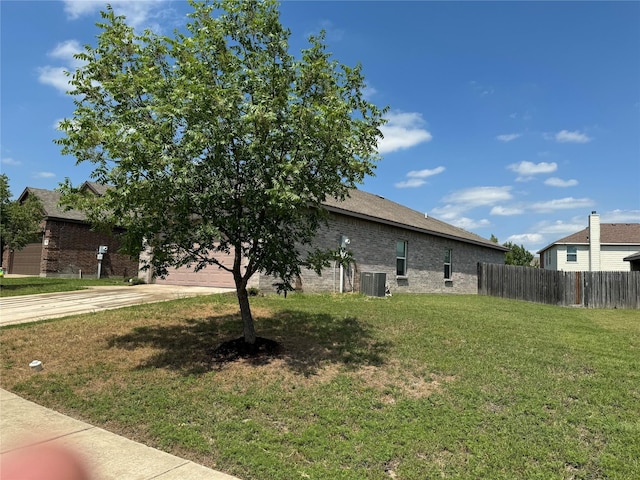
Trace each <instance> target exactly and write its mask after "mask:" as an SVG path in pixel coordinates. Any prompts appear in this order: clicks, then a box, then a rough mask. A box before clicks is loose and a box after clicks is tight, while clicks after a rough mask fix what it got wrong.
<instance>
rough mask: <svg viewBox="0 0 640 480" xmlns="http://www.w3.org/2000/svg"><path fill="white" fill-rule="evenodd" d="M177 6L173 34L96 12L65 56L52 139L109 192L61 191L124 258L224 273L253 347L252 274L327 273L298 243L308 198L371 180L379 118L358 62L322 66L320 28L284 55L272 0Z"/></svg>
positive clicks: (313, 224) (315, 217)
mask: <svg viewBox="0 0 640 480" xmlns="http://www.w3.org/2000/svg"><path fill="white" fill-rule="evenodd" d="M191 5H192V6H193V9H194V10H193V13H192V14H190V21H189V23H188V24H187V25H186V28H185V29H183V30H182V31H181V32H176V33H174V35H173V36H171V37H166V36H160V35H157V34H155V33H153V32H150V31H145V32H144V33H142V34H137V33H135V32H134V30H133V29H132V28H131V27H130V26H128V25H127V23H126V19H125V18H124V17H119V16H116V15H115V14H114V13H113V11H112V10H111V9H108V10H107V11H106V12H103V14H102V17H103V22H102V23H99V24H98V26H99V28H100V29H101V31H100V33H99V35H98V37H97V46H95V47H91V46H87V47H86V49H85V51H84V52H83V53H81V54H79V55H78V59H80V60H82V61H83V62H84V63H85V64H84V65H83V66H82V67H80V68H79V69H78V70H77V71H75V72H74V73H73V75H72V80H71V84H72V86H73V89H72V91H71V93H72V94H73V95H74V96H75V104H76V109H75V112H74V115H73V117H72V118H69V119H66V120H65V121H63V122H62V124H61V129H62V130H63V131H64V132H65V134H66V135H65V136H64V137H63V138H61V139H60V140H58V142H59V144H60V145H62V151H63V153H65V154H71V155H73V156H75V157H76V158H77V159H78V161H79V162H83V161H89V162H93V163H94V164H95V170H94V172H93V178H94V179H95V180H96V181H97V182H99V183H102V184H105V185H112V186H113V188H111V189H109V190H108V191H107V193H106V194H105V195H104V196H102V197H100V198H99V199H84V200H82V199H81V198H79V197H78V196H77V195H76V194H77V190H74V189H73V187H72V186H71V185H70V184H69V183H68V182H67V184H66V185H65V186H63V191H64V192H65V193H66V196H67V198H68V199H73V200H72V201H73V202H75V206H76V207H81V208H83V209H84V210H85V211H87V213H88V214H89V217H90V219H91V220H93V221H94V222H96V223H102V224H118V225H120V226H123V227H125V228H126V242H125V246H126V249H127V250H128V251H129V253H137V252H139V251H140V249H141V246H142V245H143V241H144V242H145V245H146V246H147V247H148V248H149V249H151V251H153V257H152V260H151V263H150V266H152V267H153V268H154V269H155V271H156V272H157V273H158V274H165V273H166V272H167V268H168V267H170V266H181V265H192V266H194V267H195V269H196V270H197V269H200V268H203V267H205V266H207V265H210V264H214V265H217V266H218V267H220V268H223V269H225V270H227V271H229V272H230V273H232V274H233V278H234V281H235V285H236V289H237V296H238V302H239V306H240V312H241V316H242V320H243V326H244V339H245V341H246V342H248V343H254V342H255V339H256V334H255V330H254V324H253V319H252V316H251V310H250V306H249V298H248V295H247V281H248V280H249V278H250V277H251V276H252V275H253V274H255V273H256V272H264V273H267V274H270V275H274V276H276V277H278V278H279V279H280V282H281V285H282V286H283V287H284V288H288V287H290V285H291V282H292V281H293V279H294V278H295V277H296V276H297V275H298V274H299V273H300V269H301V267H302V266H303V265H307V266H313V267H315V268H316V270H317V271H319V269H320V267H321V266H322V265H323V264H326V259H327V256H326V252H315V251H313V252H312V251H311V248H310V244H311V241H312V239H313V238H314V234H315V232H316V230H317V228H318V227H319V225H321V222H322V220H323V218H324V215H323V213H324V210H323V208H322V202H323V201H324V200H325V199H326V198H327V197H335V198H339V199H342V198H344V197H345V196H346V195H347V194H348V190H349V189H350V188H352V187H354V186H355V185H356V184H358V183H361V182H362V180H363V179H364V177H365V176H366V175H369V174H372V170H373V168H374V166H375V161H376V160H377V150H376V146H377V141H378V139H379V137H380V136H381V133H380V130H379V127H380V126H381V125H382V124H383V123H384V120H383V115H384V113H385V110H384V109H378V108H377V107H376V106H375V105H373V104H371V103H369V102H368V101H367V100H366V99H365V98H364V95H363V89H364V87H365V81H364V77H363V74H362V70H361V68H360V66H355V67H349V66H345V65H342V64H339V63H338V62H337V61H335V60H334V59H332V57H331V55H330V54H329V53H328V52H327V50H326V45H325V40H324V34H323V33H320V34H319V35H317V36H311V37H309V46H308V48H306V49H305V50H303V51H302V52H300V54H299V55H297V56H294V55H292V54H291V53H289V46H288V39H289V35H290V32H289V31H288V30H287V29H285V28H283V26H282V25H281V23H280V19H279V12H278V5H277V4H276V3H275V2H273V1H269V0H267V1H258V0H248V1H246V0H236V1H229V0H220V1H213V2H210V3H209V2H191ZM216 252H227V253H231V254H232V255H233V259H234V260H233V265H230V266H229V265H222V264H220V263H219V262H217V261H216V260H215V258H214V257H213V254H214V253H216ZM243 258H244V259H246V261H247V263H246V268H244V267H243Z"/></svg>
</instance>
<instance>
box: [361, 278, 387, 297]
mask: <svg viewBox="0 0 640 480" xmlns="http://www.w3.org/2000/svg"><path fill="white" fill-rule="evenodd" d="M386 284H387V274H386V273H378V272H362V273H361V274H360V293H364V294H365V295H369V296H370V297H384V296H385V286H386Z"/></svg>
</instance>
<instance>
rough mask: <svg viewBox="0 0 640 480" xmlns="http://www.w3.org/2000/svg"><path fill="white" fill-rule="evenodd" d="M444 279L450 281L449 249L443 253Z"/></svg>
mask: <svg viewBox="0 0 640 480" xmlns="http://www.w3.org/2000/svg"><path fill="white" fill-rule="evenodd" d="M444 279H445V280H451V249H450V248H447V249H445V251H444Z"/></svg>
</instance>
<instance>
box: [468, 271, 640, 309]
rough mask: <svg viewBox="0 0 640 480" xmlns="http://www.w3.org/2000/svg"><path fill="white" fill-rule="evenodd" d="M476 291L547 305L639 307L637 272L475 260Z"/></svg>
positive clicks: (638, 275)
mask: <svg viewBox="0 0 640 480" xmlns="http://www.w3.org/2000/svg"><path fill="white" fill-rule="evenodd" d="M478 294H479V295H489V296H493V297H502V298H513V299H516V300H527V301H529V302H537V303H547V304H550V305H565V306H584V307H589V308H640V272H558V271H555V270H544V269H541V268H530V267H516V266H513V265H499V264H491V263H479V264H478Z"/></svg>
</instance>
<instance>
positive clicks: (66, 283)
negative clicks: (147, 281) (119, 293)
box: [0, 277, 125, 297]
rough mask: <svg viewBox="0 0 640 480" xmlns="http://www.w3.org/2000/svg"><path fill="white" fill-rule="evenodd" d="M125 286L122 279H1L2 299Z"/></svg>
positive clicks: (0, 294)
mask: <svg viewBox="0 0 640 480" xmlns="http://www.w3.org/2000/svg"><path fill="white" fill-rule="evenodd" d="M124 284H125V283H124V280H123V279H122V278H120V277H118V278H101V279H100V280H97V279H85V278H43V277H17V278H7V277H2V278H0V297H13V296H16V295H35V294H38V293H55V292H70V291H73V290H83V289H85V288H87V287H91V286H99V285H102V286H105V285H124Z"/></svg>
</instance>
